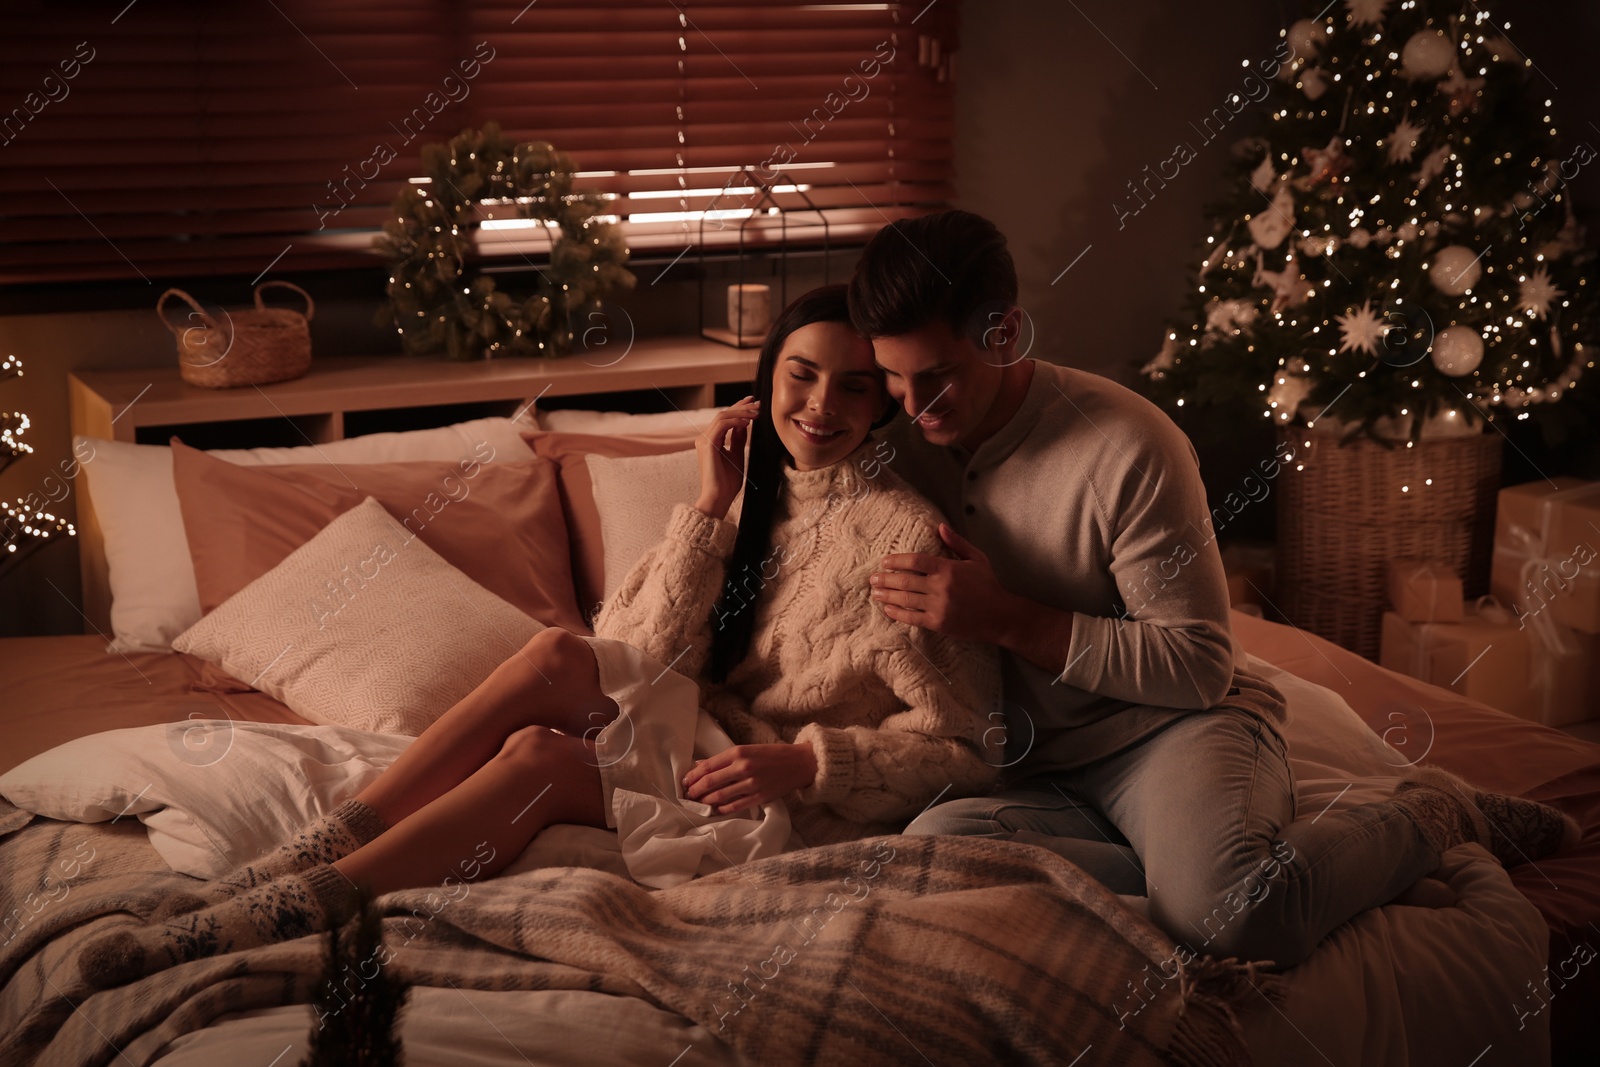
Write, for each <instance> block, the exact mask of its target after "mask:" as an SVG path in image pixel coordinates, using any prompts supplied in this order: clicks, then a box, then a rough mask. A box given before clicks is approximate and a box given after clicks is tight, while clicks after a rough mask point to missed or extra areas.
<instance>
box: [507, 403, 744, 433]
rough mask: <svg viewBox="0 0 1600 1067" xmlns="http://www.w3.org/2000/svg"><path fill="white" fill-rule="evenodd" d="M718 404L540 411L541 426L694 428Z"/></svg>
mask: <svg viewBox="0 0 1600 1067" xmlns="http://www.w3.org/2000/svg"><path fill="white" fill-rule="evenodd" d="M721 410H722V409H721V408H691V409H690V410H688V411H662V412H656V413H652V414H648V415H634V414H631V413H629V412H626V411H541V410H539V409H537V408H536V409H535V410H534V414H535V415H537V416H538V420H539V428H540V429H541V430H561V431H563V432H565V433H601V434H610V435H622V436H627V435H629V434H636V433H672V432H682V431H684V430H690V429H693V430H698V429H702V428H704V427H706V426H709V425H711V420H712V419H714V418H716V417H717V413H718V412H720V411H721Z"/></svg>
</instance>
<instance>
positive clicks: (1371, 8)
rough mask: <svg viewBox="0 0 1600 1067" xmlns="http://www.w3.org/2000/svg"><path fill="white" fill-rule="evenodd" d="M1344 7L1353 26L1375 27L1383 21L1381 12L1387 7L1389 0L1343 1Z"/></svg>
mask: <svg viewBox="0 0 1600 1067" xmlns="http://www.w3.org/2000/svg"><path fill="white" fill-rule="evenodd" d="M1344 6H1345V10H1347V11H1349V12H1350V22H1351V23H1352V24H1353V25H1356V26H1376V25H1378V24H1379V23H1380V22H1382V21H1383V11H1384V8H1386V7H1388V6H1389V0H1344Z"/></svg>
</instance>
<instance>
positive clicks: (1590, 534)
mask: <svg viewBox="0 0 1600 1067" xmlns="http://www.w3.org/2000/svg"><path fill="white" fill-rule="evenodd" d="M1489 589H1490V591H1491V592H1492V593H1493V594H1494V596H1495V599H1497V600H1499V601H1500V602H1501V603H1502V604H1505V605H1507V606H1508V607H1511V608H1512V609H1513V610H1515V611H1516V613H1517V614H1518V615H1519V616H1533V615H1539V614H1541V613H1544V612H1548V613H1549V614H1550V615H1551V616H1552V618H1553V619H1554V620H1555V622H1556V623H1558V624H1560V625H1561V626H1567V627H1571V628H1573V629H1575V630H1578V631H1580V632H1582V633H1585V634H1600V482H1585V481H1580V480H1579V479H1577V478H1554V479H1550V480H1548V481H1538V482H1528V483H1526V484H1524V485H1514V486H1511V487H1510V488H1508V489H1502V490H1500V498H1499V507H1498V510H1497V512H1496V513H1495V530H1494V569H1493V571H1492V572H1491V574H1490V577H1489Z"/></svg>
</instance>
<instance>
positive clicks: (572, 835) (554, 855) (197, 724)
mask: <svg viewBox="0 0 1600 1067" xmlns="http://www.w3.org/2000/svg"><path fill="white" fill-rule="evenodd" d="M413 740H414V739H413V738H410V737H401V736H398V735H396V734H378V733H372V732H370V731H366V730H351V729H347V728H345V727H342V726H302V725H299V724H294V725H290V724H288V723H257V722H231V721H229V720H227V719H189V720H186V721H184V722H171V723H162V724H158V725H155V726H139V727H135V728H133V729H129V730H110V731H107V732H106V733H101V734H94V735H92V736H90V737H84V738H80V739H78V740H76V741H69V742H67V743H66V744H64V745H61V746H59V747H57V748H53V749H51V750H50V751H48V752H44V753H41V754H39V755H37V756H35V757H33V759H30V760H28V761H27V762H26V763H24V764H22V765H21V766H18V767H14V768H12V769H11V770H10V771H7V772H6V773H5V774H4V775H0V796H4V797H5V798H6V799H7V800H9V801H10V802H11V803H13V804H15V805H16V806H17V807H19V808H21V809H22V810H23V811H31V812H33V813H35V814H37V815H43V816H44V817H45V818H48V819H62V820H65V821H67V822H105V821H107V820H115V819H117V818H119V817H123V816H126V817H137V818H138V819H139V821H140V822H142V823H143V824H144V826H145V829H146V830H147V831H148V832H149V835H150V844H151V845H153V846H154V847H155V850H156V851H157V852H158V853H160V854H161V858H162V859H164V860H166V862H167V865H168V866H170V867H171V868H172V869H173V870H175V871H181V872H183V873H184V874H190V875H193V876H195V877H196V878H215V877H217V876H218V875H221V874H225V873H227V872H228V871H230V870H232V869H233V868H234V867H237V866H238V865H239V864H241V863H248V862H249V861H251V860H253V859H255V858H256V857H257V856H260V855H261V854H262V853H264V852H266V851H267V850H268V849H270V848H274V847H276V846H277V845H279V844H281V843H282V842H283V841H285V840H287V839H288V838H289V837H290V836H291V835H292V834H293V833H294V832H295V831H296V830H298V829H299V828H300V827H302V826H304V825H306V824H307V823H309V822H311V821H312V820H313V819H315V818H317V817H318V816H320V815H326V814H327V813H328V812H330V811H332V810H333V809H334V808H336V807H338V806H339V805H340V804H342V803H343V802H344V801H345V800H347V799H349V798H350V797H353V796H355V795H356V794H357V793H359V792H361V791H362V790H363V789H365V788H366V787H367V786H368V785H370V784H371V783H372V781H373V780H374V779H375V778H377V777H378V775H379V774H381V773H382V772H383V771H384V769H385V768H387V767H388V766H389V764H391V763H393V762H394V761H395V759H396V758H397V757H398V756H399V755H400V753H401V752H403V751H405V749H406V746H408V745H410V744H411V742H412V741H413ZM570 866H581V867H598V868H600V869H601V870H608V871H610V872H611V873H613V874H615V875H618V876H620V877H623V878H626V877H628V868H627V865H626V864H625V863H624V862H623V859H622V851H621V846H620V844H619V843H618V841H617V835H616V833H615V832H614V831H611V830H605V829H601V828H600V827H597V826H578V825H574V824H567V823H558V824H557V825H555V826H551V827H549V828H548V829H546V830H545V831H544V832H543V833H541V834H540V835H539V836H538V837H536V838H534V839H533V842H532V843H531V844H530V845H529V846H528V847H527V848H526V849H525V850H524V851H523V852H522V854H521V855H520V856H518V857H517V859H516V860H515V861H514V862H513V863H512V864H511V865H510V866H509V867H507V868H506V869H505V870H503V871H501V872H500V875H499V877H502V878H503V877H506V876H508V875H513V874H518V873H521V872H523V871H533V870H539V869H541V868H546V867H570Z"/></svg>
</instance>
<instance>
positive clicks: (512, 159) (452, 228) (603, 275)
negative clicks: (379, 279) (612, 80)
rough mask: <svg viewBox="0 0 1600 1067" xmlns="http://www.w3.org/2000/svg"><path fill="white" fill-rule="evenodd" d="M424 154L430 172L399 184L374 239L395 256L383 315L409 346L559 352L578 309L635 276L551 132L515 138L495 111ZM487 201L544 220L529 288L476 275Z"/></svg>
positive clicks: (469, 352) (381, 320) (477, 354)
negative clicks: (544, 242)
mask: <svg viewBox="0 0 1600 1067" xmlns="http://www.w3.org/2000/svg"><path fill="white" fill-rule="evenodd" d="M422 164H423V170H424V172H425V174H424V176H423V177H422V178H421V179H419V180H414V181H412V182H409V183H407V185H406V187H405V188H404V189H403V190H401V192H400V195H399V196H398V197H396V198H395V202H394V208H393V212H394V217H393V218H392V219H390V220H389V221H388V222H386V223H384V227H383V231H384V232H383V236H381V237H379V238H377V240H376V245H377V248H378V250H379V251H381V252H383V253H384V254H385V255H386V256H388V257H389V284H388V295H389V300H388V303H387V304H385V305H384V306H383V307H382V308H381V309H380V310H379V312H378V318H377V321H378V324H379V325H387V326H393V327H395V329H396V330H397V331H398V333H399V335H400V337H401V341H402V344H403V346H404V348H405V350H406V351H407V352H409V353H424V352H438V351H440V350H443V351H444V352H445V353H446V354H447V355H448V356H449V357H450V358H451V359H481V358H484V357H486V356H502V355H534V356H550V355H563V354H565V352H566V351H567V349H568V347H569V345H570V343H571V340H572V334H573V332H574V330H575V329H576V330H578V331H580V332H581V329H582V323H583V321H585V320H583V319H582V318H581V317H580V316H581V315H582V314H583V313H584V312H585V311H594V310H595V309H597V308H598V307H599V306H600V301H601V298H602V297H604V296H605V294H607V293H609V292H611V291H612V290H613V289H616V288H626V287H630V286H632V285H633V281H634V278H633V274H632V272H631V271H629V270H628V269H627V268H626V267H625V266H623V262H624V261H625V260H626V259H627V256H628V250H627V248H626V247H624V245H623V242H622V238H621V236H620V235H619V234H618V233H617V232H616V230H615V228H614V227H613V226H611V224H610V223H609V222H607V221H605V219H604V218H603V217H602V216H601V215H600V212H601V210H602V208H603V206H604V200H603V199H602V198H601V197H600V196H599V195H597V194H594V193H584V192H576V191H574V190H573V187H572V182H573V175H574V172H575V171H576V166H575V164H574V163H573V161H572V159H571V158H570V157H568V156H567V155H566V154H565V153H563V152H558V151H556V150H555V149H554V148H553V147H551V146H550V145H549V144H548V143H546V142H544V141H528V142H525V143H522V144H513V143H512V142H511V140H510V139H509V138H507V137H506V136H505V135H504V134H502V133H501V132H500V127H499V126H497V125H496V124H494V123H492V122H491V123H487V124H485V125H484V127H483V129H482V131H473V130H463V131H462V132H461V133H460V134H458V135H457V136H455V137H454V138H452V139H451V140H450V141H449V142H448V143H446V144H442V145H440V144H433V145H428V146H426V147H425V148H423V150H422ZM480 205H488V206H490V207H491V208H492V209H493V210H495V211H497V212H499V213H500V214H501V216H502V217H504V216H506V215H511V216H515V217H518V218H523V219H532V220H537V221H538V222H540V223H542V224H544V226H545V227H546V229H547V231H548V233H549V236H550V239H551V245H550V262H549V264H548V265H547V266H544V267H542V268H539V269H538V281H537V285H536V288H535V290H534V292H532V293H530V294H529V295H527V296H522V297H514V296H512V295H511V294H509V293H506V292H504V291H502V290H500V289H499V288H497V287H496V285H495V283H494V279H493V278H490V277H488V276H486V275H483V274H479V275H476V276H469V275H468V273H467V266H468V264H467V260H468V258H469V256H471V255H472V253H473V247H474V242H473V239H474V235H475V234H476V233H477V231H478V229H479V223H480V221H481V220H480V218H479V215H478V212H479V206H480Z"/></svg>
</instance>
